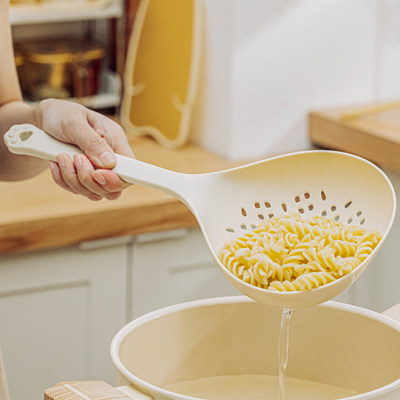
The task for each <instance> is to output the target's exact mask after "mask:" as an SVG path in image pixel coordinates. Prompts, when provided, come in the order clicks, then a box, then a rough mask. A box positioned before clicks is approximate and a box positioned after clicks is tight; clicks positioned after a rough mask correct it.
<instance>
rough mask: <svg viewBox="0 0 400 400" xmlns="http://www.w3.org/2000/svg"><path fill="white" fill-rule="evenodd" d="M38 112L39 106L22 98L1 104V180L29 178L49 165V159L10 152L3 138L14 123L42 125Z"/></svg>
mask: <svg viewBox="0 0 400 400" xmlns="http://www.w3.org/2000/svg"><path fill="white" fill-rule="evenodd" d="M38 114H39V109H38V106H36V107H31V106H29V105H28V104H26V103H24V102H22V101H21V100H15V101H10V102H8V103H6V104H3V105H1V106H0V180H6V181H14V180H22V179H27V178H30V177H32V176H35V175H37V174H38V173H40V172H42V171H43V170H44V169H45V168H46V167H47V165H48V162H47V161H43V160H39V159H37V158H34V157H28V156H19V155H14V154H12V153H10V152H9V151H8V149H7V147H6V145H5V143H4V140H3V137H4V134H5V133H6V132H7V130H8V129H9V128H10V127H11V126H12V125H16V124H26V123H30V124H34V125H37V126H40V117H39V115H38Z"/></svg>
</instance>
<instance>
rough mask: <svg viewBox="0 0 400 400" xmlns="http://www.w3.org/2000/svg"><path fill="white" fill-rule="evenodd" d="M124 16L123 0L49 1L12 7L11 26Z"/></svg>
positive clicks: (13, 5)
mask: <svg viewBox="0 0 400 400" xmlns="http://www.w3.org/2000/svg"><path fill="white" fill-rule="evenodd" d="M122 15H123V7H122V0H92V1H89V0H86V1H73V0H72V1H64V2H56V1H54V2H51V1H48V2H41V3H33V4H21V5H19V4H12V5H11V6H10V21H11V25H24V24H38V23H43V22H47V23H51V22H67V21H82V20H93V19H102V18H119V17H121V16H122Z"/></svg>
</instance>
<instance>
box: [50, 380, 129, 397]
mask: <svg viewBox="0 0 400 400" xmlns="http://www.w3.org/2000/svg"><path fill="white" fill-rule="evenodd" d="M44 400H132V398H130V397H128V396H127V395H125V394H124V393H122V392H120V391H119V390H117V389H115V388H114V387H113V386H111V385H109V384H108V383H106V382H103V381H81V382H61V383H59V384H57V385H55V386H53V387H51V388H50V389H47V390H46V391H45V392H44Z"/></svg>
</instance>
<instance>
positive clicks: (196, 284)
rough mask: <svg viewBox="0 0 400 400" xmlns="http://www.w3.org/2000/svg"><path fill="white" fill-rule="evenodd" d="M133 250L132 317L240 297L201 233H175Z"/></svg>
mask: <svg viewBox="0 0 400 400" xmlns="http://www.w3.org/2000/svg"><path fill="white" fill-rule="evenodd" d="M139 239H140V238H139ZM132 250H133V251H132V271H131V274H132V276H131V279H132V293H131V299H132V302H131V307H132V309H131V310H130V315H131V318H134V317H137V316H139V315H142V314H144V313H146V312H149V311H153V310H155V309H157V308H160V307H165V306H168V305H171V304H177V303H181V302H185V301H189V300H197V299H202V298H206V297H216V296H227V295H238V294H240V293H239V292H238V291H237V290H236V289H234V288H233V286H232V285H231V284H230V283H229V282H228V281H227V280H226V278H225V277H224V275H223V273H222V272H221V271H220V269H219V267H218V266H217V265H216V263H215V261H214V260H213V258H212V256H211V254H210V251H209V250H208V247H207V245H206V243H205V241H204V238H203V236H202V234H201V232H200V231H199V230H189V231H171V232H170V238H168V237H167V238H162V239H161V238H158V239H157V238H156V239H154V240H150V241H148V242H144V243H143V242H142V243H140V242H136V243H134V244H133V249H132Z"/></svg>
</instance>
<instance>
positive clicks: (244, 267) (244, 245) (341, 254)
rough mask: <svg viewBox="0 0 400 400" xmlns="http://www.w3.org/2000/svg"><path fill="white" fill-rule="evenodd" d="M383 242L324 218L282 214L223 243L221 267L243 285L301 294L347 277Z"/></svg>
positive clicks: (372, 233) (369, 233)
mask: <svg viewBox="0 0 400 400" xmlns="http://www.w3.org/2000/svg"><path fill="white" fill-rule="evenodd" d="M380 239H381V235H380V234H379V232H377V231H367V230H365V229H363V228H361V227H359V226H353V225H344V224H342V223H340V222H336V221H335V220H333V219H329V218H326V217H323V216H314V217H312V218H309V219H304V218H302V217H301V216H300V215H299V214H285V215H284V216H281V217H273V218H271V219H269V220H268V221H265V222H263V223H262V224H261V225H260V226H258V227H257V228H255V229H253V230H252V231H250V232H249V233H246V234H245V235H243V236H241V237H239V238H237V239H236V240H233V241H230V242H226V243H225V244H224V246H223V248H222V249H221V251H220V254H219V258H220V260H221V262H222V264H223V265H224V266H225V267H226V268H227V269H228V270H229V271H230V272H231V273H233V274H234V275H235V276H237V277H238V278H240V279H242V280H243V281H245V282H247V283H249V284H251V285H254V286H257V287H261V288H264V289H268V290H276V291H301V290H311V289H313V288H317V287H319V286H322V285H325V284H327V283H329V282H332V281H334V280H336V279H339V278H341V277H342V276H344V275H346V274H348V273H350V272H351V271H352V270H353V269H354V268H356V267H357V266H358V265H359V264H361V263H362V262H363V261H364V260H365V258H367V257H368V256H369V254H371V252H372V250H373V249H374V248H375V247H376V245H377V244H378V243H379V241H380Z"/></svg>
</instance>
